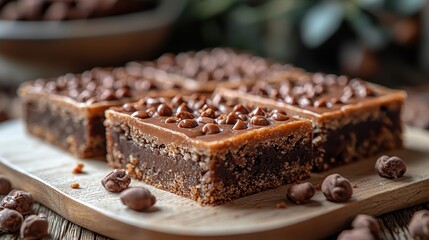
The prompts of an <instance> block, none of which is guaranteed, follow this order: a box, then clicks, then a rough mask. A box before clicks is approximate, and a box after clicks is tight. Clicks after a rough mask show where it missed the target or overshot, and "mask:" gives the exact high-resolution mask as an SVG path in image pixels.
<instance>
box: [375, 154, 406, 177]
mask: <svg viewBox="0 0 429 240" xmlns="http://www.w3.org/2000/svg"><path fill="white" fill-rule="evenodd" d="M375 170H376V171H377V173H378V175H380V176H382V177H385V178H390V179H397V178H400V177H402V176H404V174H405V172H406V171H407V166H406V165H405V163H404V161H403V160H402V159H400V158H399V157H395V156H394V157H389V156H386V155H383V156H381V157H379V158H378V159H377V161H376V162H375Z"/></svg>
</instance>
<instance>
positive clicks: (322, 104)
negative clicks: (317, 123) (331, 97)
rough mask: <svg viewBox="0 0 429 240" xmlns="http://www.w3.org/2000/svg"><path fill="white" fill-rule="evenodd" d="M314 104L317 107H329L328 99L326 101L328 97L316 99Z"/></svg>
mask: <svg viewBox="0 0 429 240" xmlns="http://www.w3.org/2000/svg"><path fill="white" fill-rule="evenodd" d="M313 106H314V107H315V108H322V107H327V106H328V101H326V99H324V98H321V99H318V100H316V101H315V102H314V103H313Z"/></svg>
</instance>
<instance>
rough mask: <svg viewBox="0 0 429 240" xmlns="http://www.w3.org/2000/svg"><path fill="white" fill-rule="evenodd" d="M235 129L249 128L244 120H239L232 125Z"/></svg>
mask: <svg viewBox="0 0 429 240" xmlns="http://www.w3.org/2000/svg"><path fill="white" fill-rule="evenodd" d="M232 129H234V130H244V129H247V125H246V123H244V122H243V121H242V120H237V122H236V123H235V125H234V127H232Z"/></svg>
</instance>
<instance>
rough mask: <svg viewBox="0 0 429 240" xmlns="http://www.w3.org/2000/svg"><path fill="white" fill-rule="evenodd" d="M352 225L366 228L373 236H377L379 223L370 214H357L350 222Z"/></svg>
mask: <svg viewBox="0 0 429 240" xmlns="http://www.w3.org/2000/svg"><path fill="white" fill-rule="evenodd" d="M352 227H353V228H355V229H357V228H367V229H369V231H370V232H371V233H372V235H373V236H374V238H376V239H378V238H379V232H380V225H379V224H378V221H377V219H375V218H374V217H372V216H369V215H364V214H359V215H357V216H356V218H355V219H354V220H353V222H352Z"/></svg>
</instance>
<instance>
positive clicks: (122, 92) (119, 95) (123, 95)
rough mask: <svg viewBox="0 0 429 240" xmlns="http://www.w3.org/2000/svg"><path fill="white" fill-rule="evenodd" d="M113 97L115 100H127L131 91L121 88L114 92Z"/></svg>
mask: <svg viewBox="0 0 429 240" xmlns="http://www.w3.org/2000/svg"><path fill="white" fill-rule="evenodd" d="M115 97H116V98H117V99H122V98H128V97H131V91H130V89H128V88H125V87H121V88H119V89H117V90H116V91H115Z"/></svg>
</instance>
